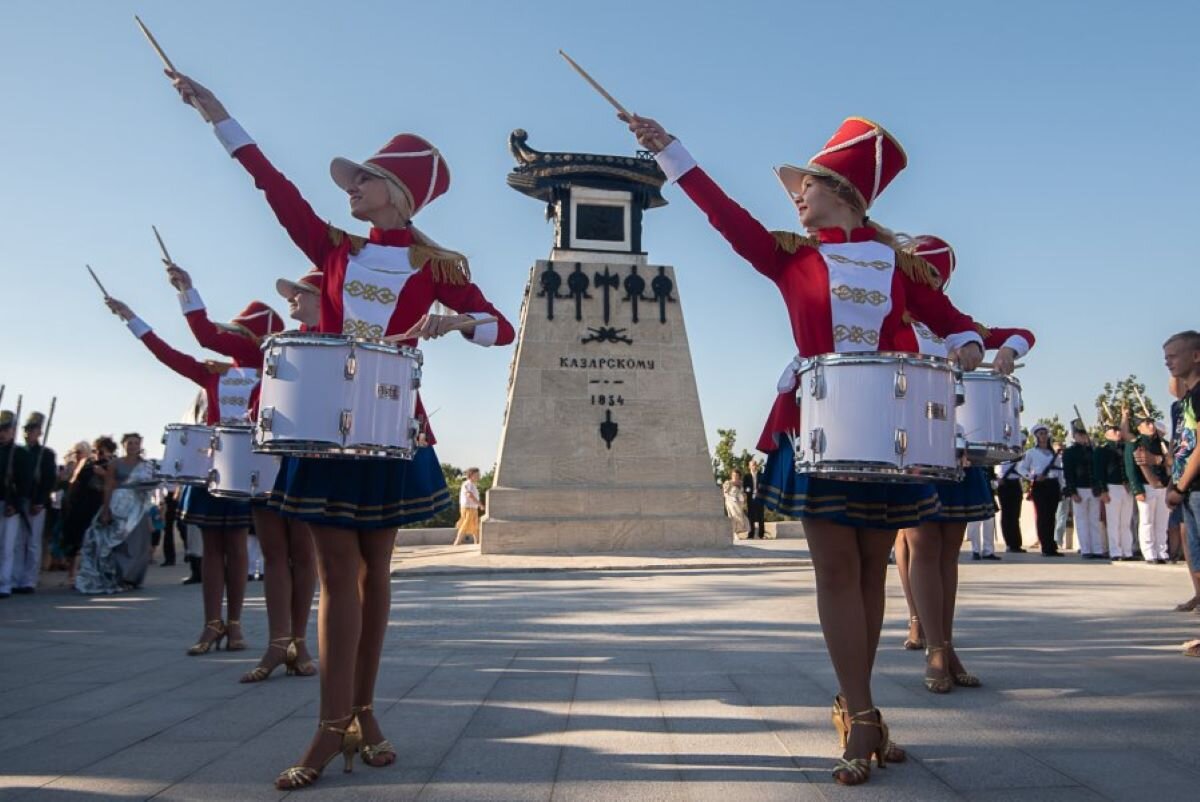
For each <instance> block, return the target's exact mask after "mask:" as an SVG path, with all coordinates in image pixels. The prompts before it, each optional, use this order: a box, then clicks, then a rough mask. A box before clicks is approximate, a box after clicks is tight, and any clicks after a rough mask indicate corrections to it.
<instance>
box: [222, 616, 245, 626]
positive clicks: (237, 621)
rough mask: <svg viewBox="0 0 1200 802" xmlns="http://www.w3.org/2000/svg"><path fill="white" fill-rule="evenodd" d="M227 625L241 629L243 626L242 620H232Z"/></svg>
mask: <svg viewBox="0 0 1200 802" xmlns="http://www.w3.org/2000/svg"><path fill="white" fill-rule="evenodd" d="M225 623H227V624H229V626H231V627H240V626H241V625H242V619H240V618H231V619H229V620H228V621H226V622H225Z"/></svg>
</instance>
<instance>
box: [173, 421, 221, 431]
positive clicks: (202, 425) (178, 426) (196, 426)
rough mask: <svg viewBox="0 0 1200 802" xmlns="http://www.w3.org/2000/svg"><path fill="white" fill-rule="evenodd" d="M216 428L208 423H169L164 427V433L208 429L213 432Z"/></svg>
mask: <svg viewBox="0 0 1200 802" xmlns="http://www.w3.org/2000/svg"><path fill="white" fill-rule="evenodd" d="M214 428H216V427H214V426H211V425H209V424H207V423H168V424H167V425H166V426H164V427H163V431H164V432H178V431H181V430H183V429H207V430H208V431H210V432H211V431H212V430H213V429H214Z"/></svg>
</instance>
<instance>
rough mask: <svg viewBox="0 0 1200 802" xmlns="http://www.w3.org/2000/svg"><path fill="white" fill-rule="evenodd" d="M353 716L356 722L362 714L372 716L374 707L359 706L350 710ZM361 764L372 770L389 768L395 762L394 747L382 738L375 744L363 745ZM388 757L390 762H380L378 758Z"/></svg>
mask: <svg viewBox="0 0 1200 802" xmlns="http://www.w3.org/2000/svg"><path fill="white" fill-rule="evenodd" d="M350 711H351V712H352V713H353V714H354V720H355V721H356V722H357V721H358V716H359V715H360V714H362V713H371V714H372V715H374V713H375V707H374V706H373V705H359V706H356V707H352V708H350ZM358 728H359V730H361V729H362V724H361V723H359V725H358ZM360 754H361V757H362V762H363V763H366V764H367V765H368V766H370V767H371V768H373V769H381V768H383V767H384V766H390V765H392V764H393V763H395V762H396V747H394V746H392V742H391V741H389V740H388V739H387V738H384V739H383V740H382V741H380V742H379V743H377V744H368V743H364V744H363V745H362V751H361V753H360ZM384 756H390V757H391V760H387V761H380V760H379V758H381V757H384Z"/></svg>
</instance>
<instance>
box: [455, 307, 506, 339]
mask: <svg viewBox="0 0 1200 802" xmlns="http://www.w3.org/2000/svg"><path fill="white" fill-rule="evenodd" d="M467 317H470V318H474V319H475V320H483V319H484V318H488V317H495V315H489V314H488V313H487V312H468V313H467ZM463 336H464V337H466V338H467V339H468V340H470V341H471V342H473V343H475V344H476V345H482V346H484V347H487V346H489V345H495V344H496V338H497V337H499V336H500V324H499V323H497V322H496V321H492V322H491V323H482V324H480V325H478V326H476V327H475V328H473V329H467V330H466V331H464V332H463Z"/></svg>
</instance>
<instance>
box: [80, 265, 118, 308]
mask: <svg viewBox="0 0 1200 802" xmlns="http://www.w3.org/2000/svg"><path fill="white" fill-rule="evenodd" d="M84 267H86V268H87V272H88V273H90V274H91V276H92V281H94V282H96V286H97V287H99V288H100V292H102V293H104V300H106V301H107V300H108V299H109V298H110V297H112V296H110V295H109V294H108V290H106V289H104V285H103V284H101V283H100V279H99V277H98V276H97V275H96V271H95V270H92V266H91V265H84Z"/></svg>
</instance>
